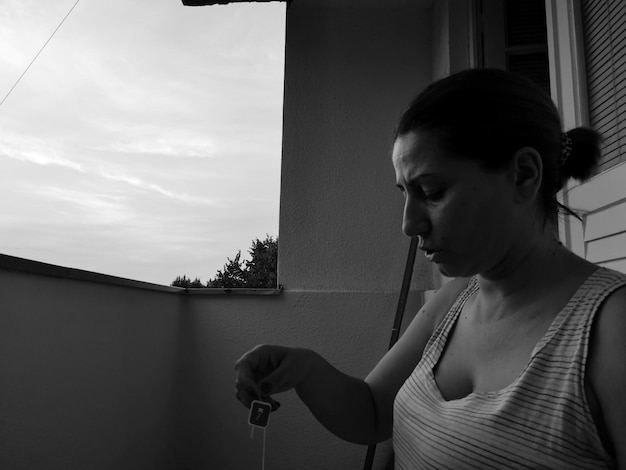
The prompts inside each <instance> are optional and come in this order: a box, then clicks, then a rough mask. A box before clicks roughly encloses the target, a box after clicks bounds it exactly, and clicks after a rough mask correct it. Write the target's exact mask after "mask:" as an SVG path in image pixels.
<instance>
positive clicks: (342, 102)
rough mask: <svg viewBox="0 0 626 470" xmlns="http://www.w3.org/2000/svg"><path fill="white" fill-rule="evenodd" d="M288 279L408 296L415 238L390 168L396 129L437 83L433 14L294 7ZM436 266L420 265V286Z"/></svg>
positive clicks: (284, 208) (288, 104)
mask: <svg viewBox="0 0 626 470" xmlns="http://www.w3.org/2000/svg"><path fill="white" fill-rule="evenodd" d="M287 16H288V23H287V50H286V73H285V102H284V135H283V142H284V144H283V163H282V186H281V210H280V237H281V243H280V257H279V276H280V282H281V283H282V284H284V286H285V287H286V288H287V289H289V290H330V291H335V290H359V291H389V290H394V289H397V287H398V285H399V273H401V270H402V267H403V266H404V262H405V257H406V252H407V250H408V246H409V240H408V239H407V238H406V237H405V236H404V235H403V234H402V233H401V221H402V204H403V203H402V196H401V194H400V192H399V191H398V190H397V188H396V187H395V176H394V172H393V167H392V165H391V148H392V144H393V142H392V139H393V129H394V125H395V123H396V121H397V119H398V118H399V116H400V114H401V112H402V111H403V110H404V107H405V106H406V105H407V103H408V102H409V100H410V99H411V98H412V97H413V96H414V95H416V94H417V92H419V91H420V90H421V89H422V88H423V87H424V86H425V85H427V84H428V83H429V82H430V81H431V73H432V71H431V47H430V45H431V31H430V11H427V12H426V13H424V12H420V11H412V10H407V9H381V8H379V9H367V8H364V9H340V8H336V9H326V10H322V9H313V8H310V9H309V8H301V9H298V8H297V2H294V3H293V4H292V6H291V7H290V8H289V9H288V15H287ZM430 272H431V271H430V267H429V266H427V265H426V263H425V262H423V260H422V259H420V261H419V262H418V264H417V265H416V276H415V279H416V281H415V283H414V287H415V288H416V289H424V288H428V287H429V286H430V283H431V279H430V277H431V274H430Z"/></svg>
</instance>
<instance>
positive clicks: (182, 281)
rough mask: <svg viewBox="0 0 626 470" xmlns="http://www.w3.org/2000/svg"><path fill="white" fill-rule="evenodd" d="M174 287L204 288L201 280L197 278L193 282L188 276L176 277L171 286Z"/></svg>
mask: <svg viewBox="0 0 626 470" xmlns="http://www.w3.org/2000/svg"><path fill="white" fill-rule="evenodd" d="M171 285H172V286H174V287H186V288H189V287H204V285H203V284H202V281H201V280H200V279H199V278H195V279H194V280H193V281H192V280H191V279H189V278H188V277H187V276H185V275H183V277H180V276H176V279H174V282H172V284H171Z"/></svg>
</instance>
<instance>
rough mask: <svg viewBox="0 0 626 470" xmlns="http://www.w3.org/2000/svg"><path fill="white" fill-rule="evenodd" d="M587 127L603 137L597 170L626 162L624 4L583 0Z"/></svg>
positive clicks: (625, 6) (625, 15)
mask: <svg viewBox="0 0 626 470" xmlns="http://www.w3.org/2000/svg"><path fill="white" fill-rule="evenodd" d="M582 20H583V35H584V43H585V60H586V68H587V93H588V99H589V124H590V126H591V127H593V128H594V129H595V130H597V131H598V132H600V133H601V134H602V135H603V137H604V148H603V157H602V162H601V165H600V171H602V170H606V169H608V168H611V167H612V166H615V165H617V164H618V163H621V162H624V161H626V155H624V149H625V147H626V122H625V121H624V119H625V116H626V3H624V2H623V0H582Z"/></svg>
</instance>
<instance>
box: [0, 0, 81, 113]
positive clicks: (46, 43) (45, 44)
mask: <svg viewBox="0 0 626 470" xmlns="http://www.w3.org/2000/svg"><path fill="white" fill-rule="evenodd" d="M78 2H80V0H76V3H74V5H73V6H72V8H70V10H69V11H68V12H67V14H66V15H65V16H64V17H63V19H62V20H61V22H60V23H59V25H58V26H57V27H56V29H55V30H54V31H53V32H52V34H51V35H50V37H49V38H48V40H47V41H46V42H45V43H44V45H43V46H41V49H39V52H37V54H35V57H34V58H33V60H31V61H30V64H28V67H26V69H25V70H24V72H22V75H20V76H19V78H18V79H17V81H16V82H15V83H14V84H13V86H12V87H11V89H10V90H9V91H8V93H7V94H6V95H5V96H4V98H2V101H0V106H2V105H3V104H4V102H5V101H6V100H7V98H8V97H9V95H10V94H11V93H12V92H13V90H14V89H15V87H16V86H17V85H18V83H20V81H21V80H22V78H23V77H24V75H26V72H28V70H29V69H30V67H31V66H32V65H33V64H34V63H35V61H36V60H37V58H38V57H39V55H40V54H41V53H42V52H43V50H44V49H45V48H46V46H47V45H48V43H49V42H50V41H51V40H52V38H53V37H54V35H55V34H56V33H57V31H58V30H59V29H60V28H61V26H63V23H65V20H67V18H68V17H69V16H70V14H71V13H72V11H74V8H76V5H78Z"/></svg>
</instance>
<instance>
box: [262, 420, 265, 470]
mask: <svg viewBox="0 0 626 470" xmlns="http://www.w3.org/2000/svg"><path fill="white" fill-rule="evenodd" d="M265 431H266V428H263V456H262V457H261V470H265Z"/></svg>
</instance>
